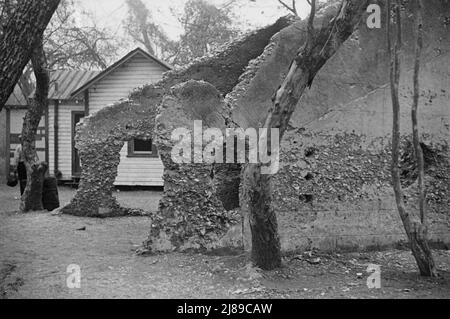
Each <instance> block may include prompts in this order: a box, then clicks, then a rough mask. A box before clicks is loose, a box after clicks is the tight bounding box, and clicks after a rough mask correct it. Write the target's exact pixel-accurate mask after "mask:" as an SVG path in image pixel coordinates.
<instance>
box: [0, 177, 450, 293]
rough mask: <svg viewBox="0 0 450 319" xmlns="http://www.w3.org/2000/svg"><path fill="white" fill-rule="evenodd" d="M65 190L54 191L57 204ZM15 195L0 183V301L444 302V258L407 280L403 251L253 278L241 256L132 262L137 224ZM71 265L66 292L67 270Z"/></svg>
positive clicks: (129, 202)
mask: <svg viewBox="0 0 450 319" xmlns="http://www.w3.org/2000/svg"><path fill="white" fill-rule="evenodd" d="M73 192H74V190H72V189H69V188H61V189H60V197H61V202H62V203H64V202H67V201H68V200H69V199H70V197H71V196H72V195H73ZM16 193H17V189H9V188H7V187H5V186H0V299H1V298H227V299H228V298H449V297H450V269H449V268H450V252H448V251H436V252H435V257H436V261H437V263H438V266H439V268H440V277H439V278H437V279H433V280H430V279H424V278H420V277H419V276H418V275H417V271H416V267H415V264H414V260H413V258H412V257H411V254H410V253H409V252H408V251H387V252H372V253H347V254H320V253H317V252H307V253H302V254H298V255H296V254H292V255H290V256H286V257H285V258H284V266H283V268H281V269H279V270H277V271H272V272H263V271H261V270H258V269H255V268H252V267H250V266H249V263H248V258H247V256H246V255H245V254H241V255H234V256H233V255H231V256H223V255H222V256H217V255H215V256H213V255H200V254H177V253H173V254H168V255H157V256H150V257H140V256H137V255H136V254H135V250H136V249H137V248H138V247H139V245H140V244H141V243H142V241H143V240H144V239H145V238H146V236H147V234H148V230H149V224H150V220H149V219H148V218H147V217H127V218H116V219H86V218H75V217H70V216H55V215H51V214H50V213H47V212H45V213H43V212H36V213H30V214H19V213H17V212H16V210H17V206H18V200H17V199H14V197H15V196H17V194H16ZM160 195H161V193H159V192H156V191H135V192H126V191H122V192H119V193H117V197H118V199H119V201H120V202H121V203H122V204H123V205H126V206H130V207H136V208H144V209H147V210H154V209H156V207H157V205H158V199H159V197H160ZM71 264H76V265H79V266H80V268H81V288H79V289H69V288H68V287H67V284H66V280H67V276H68V273H67V267H68V266H69V265H71ZM368 264H377V265H380V266H381V285H382V286H381V289H368V287H367V278H368V276H369V274H367V273H366V269H367V265H368Z"/></svg>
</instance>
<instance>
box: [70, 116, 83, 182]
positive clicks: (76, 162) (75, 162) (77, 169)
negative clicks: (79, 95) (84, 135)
mask: <svg viewBox="0 0 450 319" xmlns="http://www.w3.org/2000/svg"><path fill="white" fill-rule="evenodd" d="M83 118H84V112H81V111H73V112H72V178H80V176H81V164H80V156H79V155H78V150H77V149H76V148H75V135H76V126H77V124H78V123H80V121H81V120H82V119H83Z"/></svg>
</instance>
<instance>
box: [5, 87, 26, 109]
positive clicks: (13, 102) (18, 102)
mask: <svg viewBox="0 0 450 319" xmlns="http://www.w3.org/2000/svg"><path fill="white" fill-rule="evenodd" d="M5 105H6V106H27V105H28V101H27V98H26V96H25V94H24V93H23V91H22V88H21V87H20V85H19V84H16V86H15V87H14V91H13V93H12V94H11V95H10V96H9V98H8V101H6V104H5Z"/></svg>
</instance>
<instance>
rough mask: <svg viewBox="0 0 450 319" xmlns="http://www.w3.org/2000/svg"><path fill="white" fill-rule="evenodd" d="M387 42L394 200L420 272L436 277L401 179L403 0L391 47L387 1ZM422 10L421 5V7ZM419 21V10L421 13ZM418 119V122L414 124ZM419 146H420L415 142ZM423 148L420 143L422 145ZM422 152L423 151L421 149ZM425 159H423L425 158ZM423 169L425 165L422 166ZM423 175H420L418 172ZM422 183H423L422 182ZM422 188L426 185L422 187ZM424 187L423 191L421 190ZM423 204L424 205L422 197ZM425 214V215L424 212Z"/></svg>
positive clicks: (420, 225)
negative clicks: (409, 207)
mask: <svg viewBox="0 0 450 319" xmlns="http://www.w3.org/2000/svg"><path fill="white" fill-rule="evenodd" d="M387 4H388V5H387V21H388V27H387V41H388V50H389V52H390V54H391V65H390V84H391V98H392V108H393V113H394V116H393V130H392V183H393V187H394V193H395V200H396V204H397V209H398V212H399V214H400V217H401V219H402V222H403V226H404V228H405V231H406V234H407V236H408V239H409V242H410V246H411V250H412V253H413V255H414V258H415V259H416V262H417V265H418V267H419V271H420V274H421V275H422V276H427V277H435V276H437V271H436V266H435V263H434V259H433V254H432V251H431V249H430V247H429V245H428V234H427V233H428V230H427V227H426V225H425V224H423V223H421V222H419V221H416V220H415V218H414V216H413V215H411V214H409V213H408V212H407V211H406V207H405V203H404V201H403V199H404V195H403V190H402V186H401V181H400V168H399V167H400V165H399V158H400V101H399V82H400V56H399V50H400V48H401V45H402V29H401V13H400V3H399V1H398V0H396V3H395V20H396V25H397V28H396V29H397V33H396V34H397V37H396V38H397V41H396V43H395V44H394V46H393V47H392V34H391V19H390V17H391V1H390V0H388V3H387ZM418 10H419V11H420V10H421V6H419V9H418ZM418 16H419V19H418V20H419V21H420V20H421V19H420V12H418ZM418 27H419V30H418V36H417V45H416V46H417V49H416V60H415V70H414V82H415V83H414V102H413V111H412V112H413V127H414V126H415V129H414V131H415V132H414V134H417V136H416V137H415V138H414V139H417V140H416V141H415V143H417V144H419V143H418V130H417V107H418V100H419V82H418V78H419V64H420V51H421V41H422V30H421V29H422V25H421V22H419V25H418ZM414 122H415V125H414ZM415 147H417V145H415ZM419 147H420V145H419ZM419 152H420V151H419ZM419 152H418V149H417V148H416V156H420V153H419ZM422 156H423V154H422ZM422 161H423V158H422ZM422 169H423V167H422ZM419 175H420V174H419ZM421 178H422V181H423V171H422V177H421ZM419 184H420V182H419ZM419 187H420V188H422V190H423V184H422V185H421V186H419ZM422 190H421V192H422ZM420 200H421V205H422V203H423V202H422V198H421V199H420ZM422 217H423V215H422Z"/></svg>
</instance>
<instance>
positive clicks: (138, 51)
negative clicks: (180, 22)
mask: <svg viewBox="0 0 450 319" xmlns="http://www.w3.org/2000/svg"><path fill="white" fill-rule="evenodd" d="M139 54H140V55H143V56H144V57H146V58H147V59H149V60H152V61H154V62H156V63H158V64H160V65H161V66H163V67H164V68H166V69H167V70H168V71H169V70H172V69H173V67H172V66H171V65H170V64H168V63H166V62H164V61H162V60H160V59H158V58H157V57H155V56H154V55H152V54H150V53H148V52H146V51H144V50H142V49H141V48H137V49H135V50H133V51H131V52H130V53H128V54H127V55H125V56H124V57H123V58H122V59H120V60H119V61H117V62H116V63H114V64H113V65H111V66H110V67H108V68H107V69H105V70H104V71H102V72H101V73H100V74H98V75H97V76H95V77H94V78H92V79H90V80H89V81H88V82H86V83H85V84H84V85H83V86H81V87H79V88H78V89H76V90H75V91H73V92H72V94H71V96H72V97H73V96H75V95H78V94H80V93H81V92H83V91H85V90H86V89H88V88H90V87H91V86H92V85H94V84H95V83H96V82H98V81H100V80H101V79H103V78H104V77H106V76H107V75H109V74H110V73H112V72H113V71H114V70H116V69H117V68H119V67H120V66H122V65H123V64H125V63H126V62H128V61H129V60H131V59H132V58H133V57H135V56H136V55H139Z"/></svg>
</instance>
